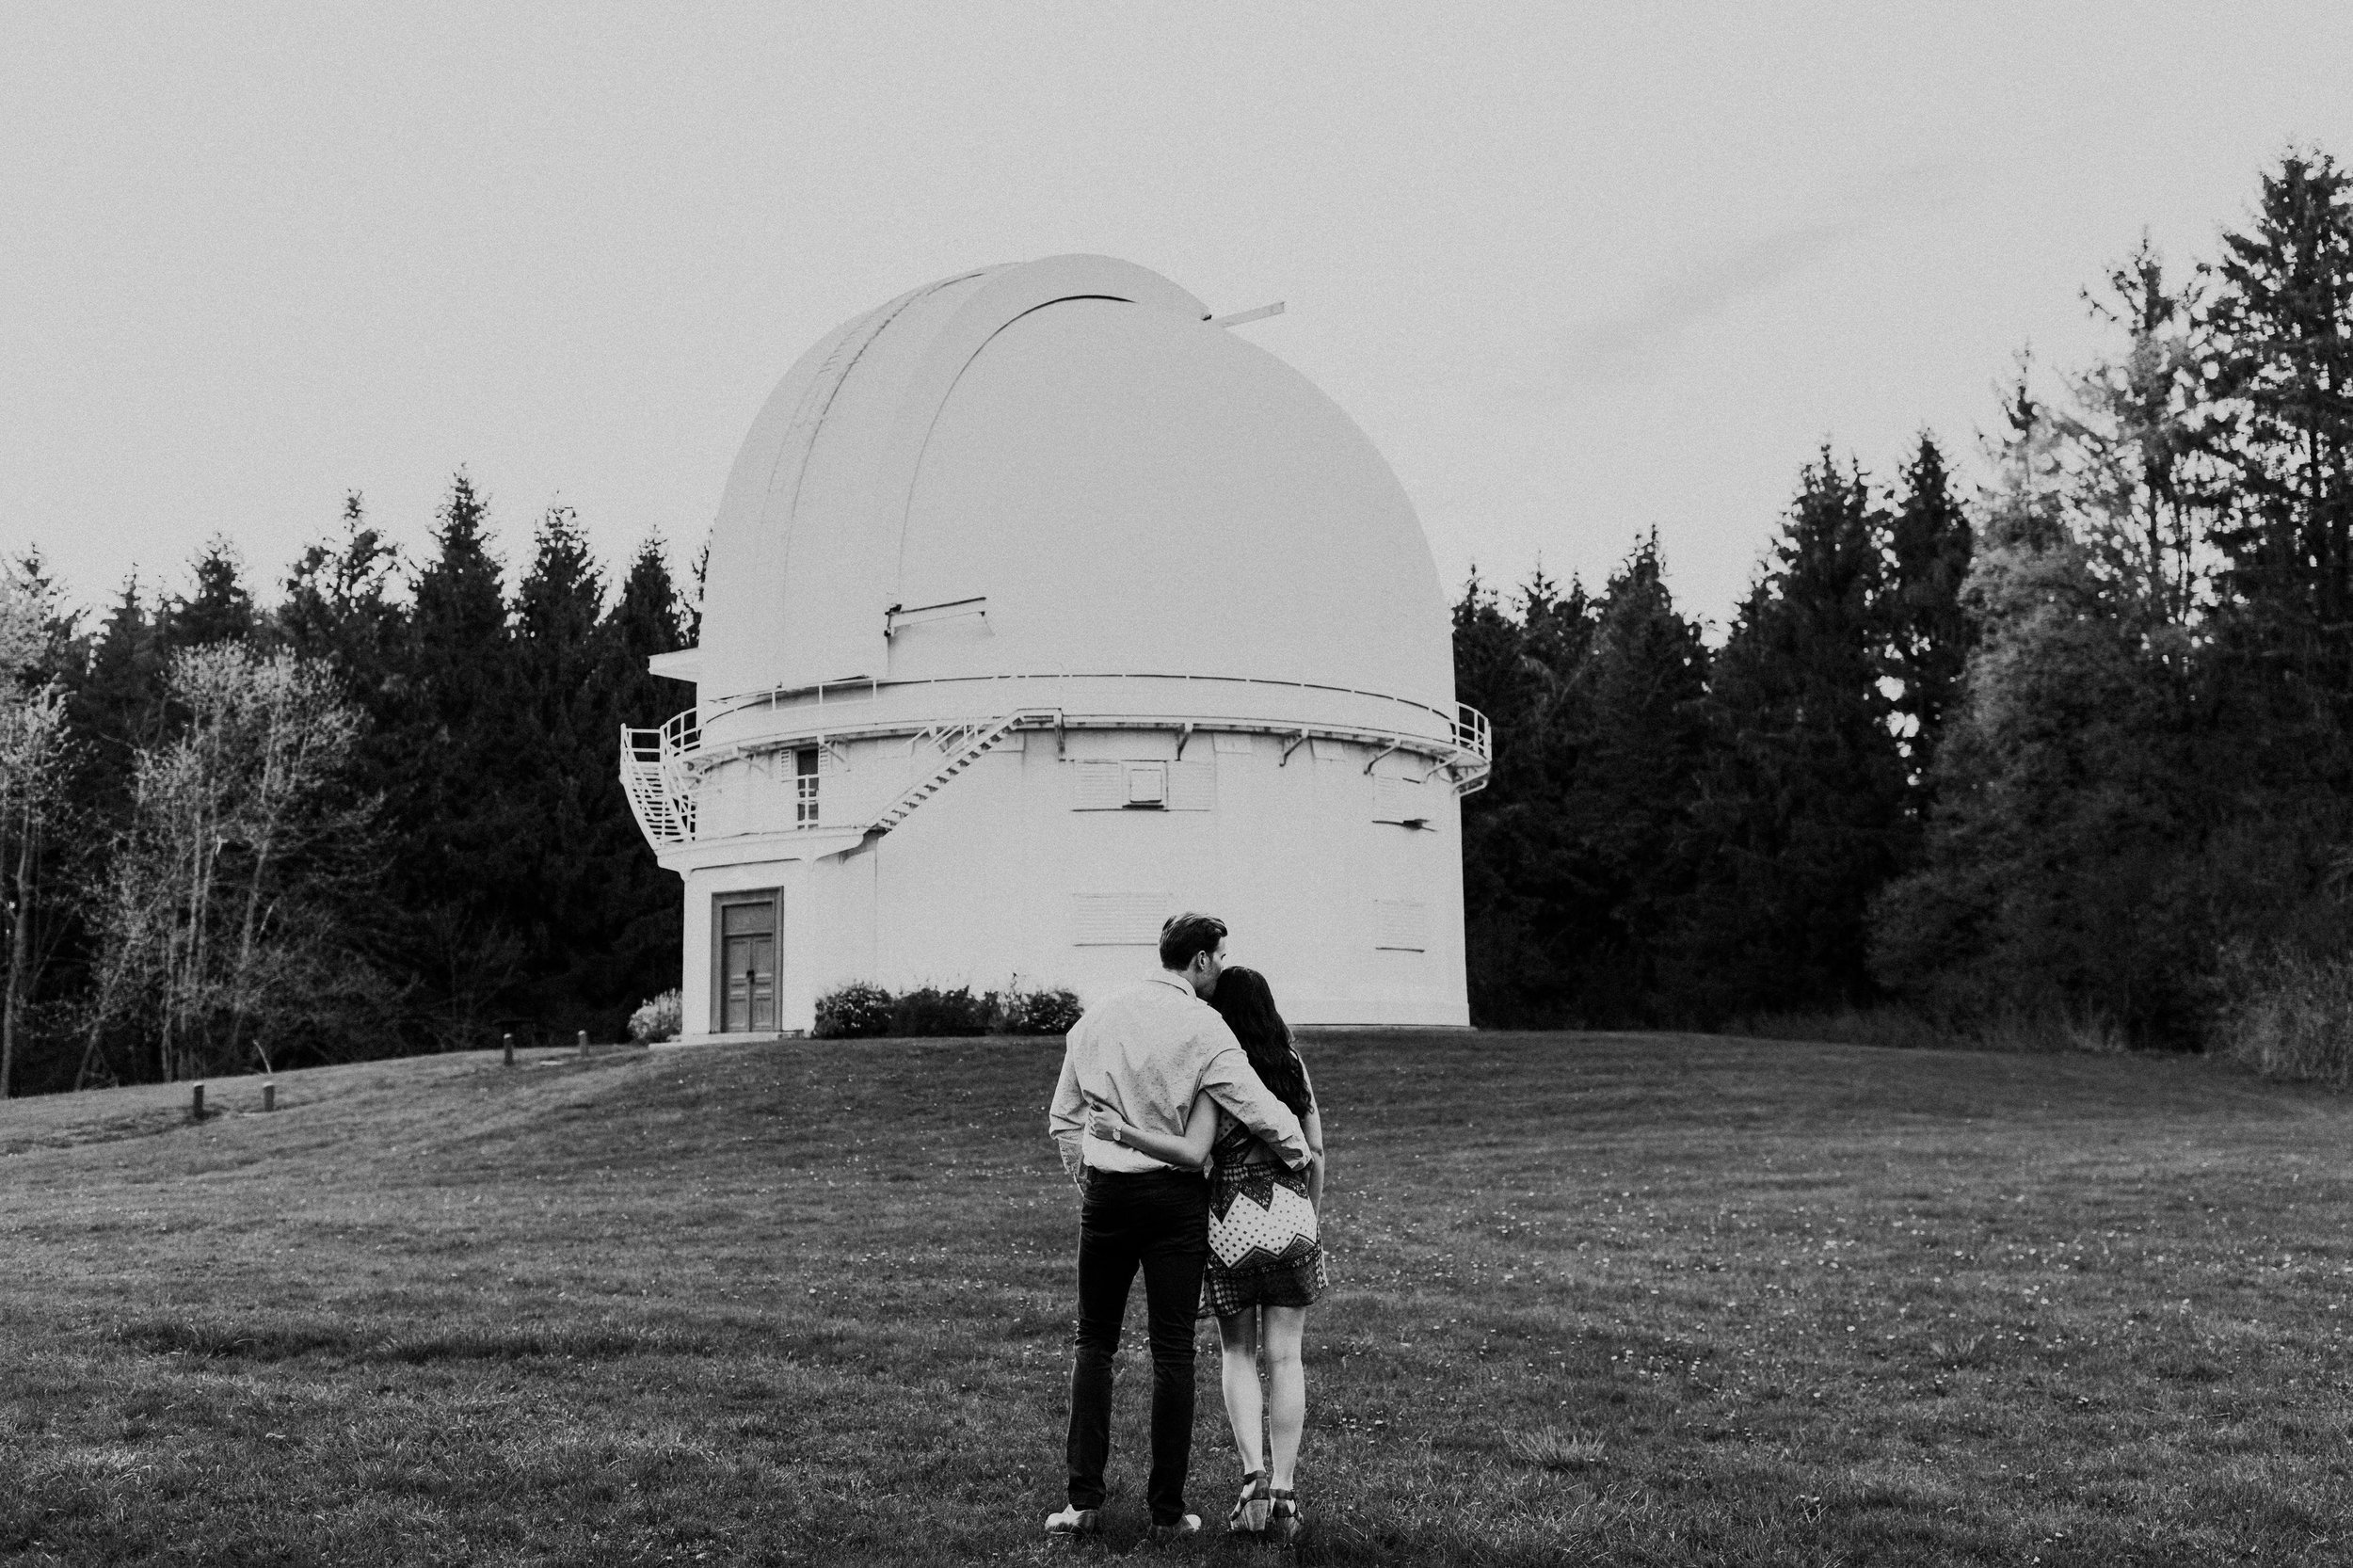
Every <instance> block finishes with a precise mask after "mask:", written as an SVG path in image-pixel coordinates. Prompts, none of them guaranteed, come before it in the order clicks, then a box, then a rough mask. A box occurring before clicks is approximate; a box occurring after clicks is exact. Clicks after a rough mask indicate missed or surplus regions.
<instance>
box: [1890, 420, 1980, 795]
mask: <svg viewBox="0 0 2353 1568" xmlns="http://www.w3.org/2000/svg"><path fill="white" fill-rule="evenodd" d="M1902 477H1903V488H1902V489H1901V490H1900V491H1899V492H1898V493H1897V498H1896V505H1895V511H1894V514H1893V515H1892V516H1891V518H1890V519H1889V520H1888V541H1887V542H1888V549H1887V568H1888V577H1889V581H1888V588H1887V608H1888V616H1887V618H1888V650H1889V656H1888V664H1889V673H1890V674H1891V675H1893V676H1894V677H1895V679H1896V680H1897V682H1898V684H1899V688H1900V689H1899V691H1898V693H1897V696H1896V697H1895V711H1896V716H1897V724H1898V726H1899V728H1900V730H1901V733H1902V736H1903V746H1904V760H1905V764H1906V768H1907V771H1908V774H1909V776H1910V778H1911V780H1912V782H1913V795H1914V797H1915V805H1914V816H1915V817H1916V818H1917V819H1919V820H1923V821H1925V820H1926V817H1927V815H1928V811H1929V803H1930V800H1931V799H1932V797H1933V792H1934V779H1935V763H1936V747H1937V742H1938V740H1939V739H1940V738H1941V737H1942V736H1943V734H1944V732H1945V715H1946V714H1947V713H1948V712H1950V711H1951V709H1952V706H1953V703H1954V700H1955V698H1956V696H1958V695H1959V691H1960V686H1961V669H1962V667H1963V666H1964V665H1965V664H1967V662H1968V657H1969V645H1970V642H1971V639H1972V636H1973V633H1972V632H1971V629H1970V623H1969V617H1968V616H1967V615H1966V614H1965V613H1963V611H1962V609H1961V584H1963V583H1964V582H1966V581H1967V580H1968V576H1969V563H1970V559H1971V556H1972V554H1973V552H1974V550H1975V545H1976V536H1975V532H1974V530H1973V529H1972V528H1971V526H1970V522H1969V514H1968V512H1967V511H1966V510H1965V509H1964V508H1963V507H1962V505H1961V498H1960V497H1959V496H1957V495H1955V494H1954V493H1953V486H1952V476H1951V474H1950V472H1948V471H1947V470H1946V468H1945V454H1944V453H1943V452H1942V451H1941V450H1940V449H1939V448H1938V447H1937V444H1936V441H1935V439H1934V438H1933V437H1931V436H1929V434H1928V433H1927V432H1926V431H1923V432H1921V435H1920V441H1919V445H1918V446H1916V447H1914V448H1913V454H1912V460H1911V461H1910V462H1908V463H1906V464H1905V465H1904V468H1903V475H1902Z"/></svg>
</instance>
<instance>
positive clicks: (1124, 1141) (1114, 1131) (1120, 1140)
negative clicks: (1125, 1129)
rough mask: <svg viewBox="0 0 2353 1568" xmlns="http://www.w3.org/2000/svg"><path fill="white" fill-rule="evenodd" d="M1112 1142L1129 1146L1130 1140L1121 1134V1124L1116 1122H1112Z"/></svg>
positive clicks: (1123, 1146)
mask: <svg viewBox="0 0 2353 1568" xmlns="http://www.w3.org/2000/svg"><path fill="white" fill-rule="evenodd" d="M1112 1143H1114V1144H1118V1145H1119V1146H1120V1147H1121V1148H1126V1147H1127V1146H1128V1140H1127V1139H1125V1138H1122V1137H1121V1136H1120V1135H1119V1124H1118V1123H1116V1122H1113V1123H1112Z"/></svg>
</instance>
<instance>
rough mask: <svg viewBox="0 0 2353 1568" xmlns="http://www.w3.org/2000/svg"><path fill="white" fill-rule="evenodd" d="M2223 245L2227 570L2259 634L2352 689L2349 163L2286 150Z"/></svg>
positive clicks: (2352, 235)
mask: <svg viewBox="0 0 2353 1568" xmlns="http://www.w3.org/2000/svg"><path fill="white" fill-rule="evenodd" d="M2222 245H2223V250H2224V258H2223V260H2222V262H2221V264H2219V265H2218V266H2217V268H2216V269H2215V271H2216V278H2217V289H2216V292H2215V297H2214V300H2213V304H2212V306H2211V309H2210V311H2209V312H2208V326H2209V328H2210V329H2211V330H2212V332H2213V334H2214V339H2215V355H2214V365H2215V369H2216V377H2215V379H2216V392H2217V397H2218V398H2219V400H2220V401H2221V403H2222V405H2223V407H2224V408H2225V409H2226V410H2227V420H2226V424H2225V427H2224V429H2223V431H2222V432H2221V433H2220V436H2219V440H2218V446H2219V451H2220V455H2221V458H2222V461H2223V463H2224V465H2225V468H2226V471H2227V473H2228V477H2229V482H2230V486H2231V488H2232V490H2233V494H2234V496H2235V498H2236V502H2237V505H2236V508H2235V515H2234V516H2233V518H2232V519H2231V520H2230V521H2229V522H2228V523H2227V524H2226V525H2225V526H2224V527H2223V528H2222V529H2221V530H2220V531H2219V538H2218V542H2219V544H2220V545H2221V548H2222V550H2223V551H2224V552H2225V553H2226V555H2227V556H2228V559H2229V584H2228V585H2229V588H2230V591H2231V594H2232V597H2233V600H2234V601H2235V604H2234V607H2235V608H2236V609H2238V610H2239V611H2241V612H2242V616H2241V619H2242V622H2243V625H2244V629H2245V631H2246V632H2247V633H2248V634H2249V635H2250V636H2251V639H2252V644H2251V648H2252V650H2253V651H2255V652H2256V654H2257V655H2258V656H2259V657H2262V658H2265V659H2267V660H2270V661H2272V662H2275V663H2276V664H2277V665H2278V667H2279V668H2280V670H2281V673H2282V674H2283V675H2284V676H2286V677H2287V678H2289V679H2291V680H2295V681H2297V682H2299V683H2301V684H2304V685H2307V686H2309V687H2311V688H2313V690H2314V692H2315V695H2317V694H2322V693H2325V694H2328V695H2329V696H2331V697H2333V696H2337V695H2339V694H2343V693H2345V692H2346V691H2348V690H2353V680H2348V676H2353V174H2348V173H2347V172H2346V171H2345V170H2343V169H2340V168H2338V167H2337V166H2336V163H2335V161H2334V160H2333V159H2331V158H2329V156H2327V155H2326V154H2322V153H2305V152H2291V153H2289V154H2288V155H2287V156H2285V157H2284V158H2282V159H2281V164H2280V168H2279V169H2278V170H2277V171H2276V172H2274V173H2270V174H2266V175H2265V176H2264V179H2263V190H2262V195H2261V198H2260V200H2259V202H2258V204H2257V209H2256V214H2255V221H2254V223H2253V225H2252V226H2251V227H2250V228H2249V230H2248V231H2247V232H2226V233H2225V234H2224V235H2223V236H2222Z"/></svg>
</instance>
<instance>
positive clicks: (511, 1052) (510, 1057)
mask: <svg viewBox="0 0 2353 1568" xmlns="http://www.w3.org/2000/svg"><path fill="white" fill-rule="evenodd" d="M514 1064H515V1037H514V1036H513V1035H512V1034H509V1035H508V1036H506V1065H507V1066H510V1067H511V1066H513V1065H514Z"/></svg>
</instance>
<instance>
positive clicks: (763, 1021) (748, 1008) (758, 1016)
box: [714, 893, 778, 1034]
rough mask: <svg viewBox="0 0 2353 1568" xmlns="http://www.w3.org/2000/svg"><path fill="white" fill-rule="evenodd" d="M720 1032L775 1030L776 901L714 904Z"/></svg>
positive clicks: (761, 898) (759, 899)
mask: <svg viewBox="0 0 2353 1568" xmlns="http://www.w3.org/2000/svg"><path fill="white" fill-rule="evenodd" d="M718 927H719V929H718V930H717V932H716V933H714V936H716V937H717V942H718V950H719V951H718V954H717V957H718V964H719V985H718V995H719V1032H721V1033H722V1034H761V1033H767V1032H772V1031H774V1030H775V1029H776V937H777V935H778V933H777V931H776V895H775V894H773V893H762V894H760V895H759V896H758V897H757V898H756V899H752V898H747V899H744V900H742V901H739V902H722V903H721V904H720V905H719V920H718Z"/></svg>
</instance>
